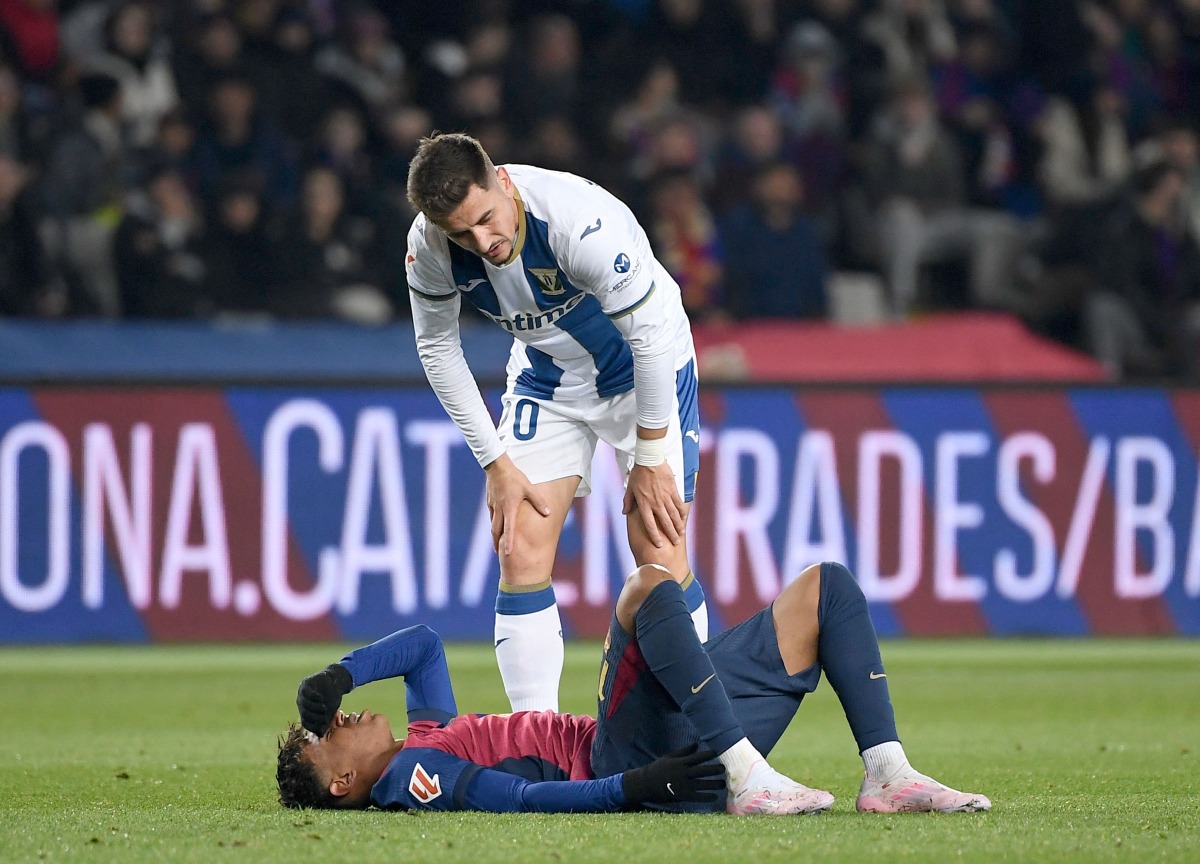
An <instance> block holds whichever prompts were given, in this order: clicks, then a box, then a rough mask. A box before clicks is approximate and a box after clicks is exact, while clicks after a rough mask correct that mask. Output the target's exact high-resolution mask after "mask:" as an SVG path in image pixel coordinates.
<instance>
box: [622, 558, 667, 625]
mask: <svg viewBox="0 0 1200 864" xmlns="http://www.w3.org/2000/svg"><path fill="white" fill-rule="evenodd" d="M671 579H672V576H671V571H670V570H668V569H667V568H666V567H663V566H661V565H659V564H643V565H642V566H641V567H639V568H637V569H636V570H634V571H633V572H632V573H630V574H629V576H628V577H627V578H626V579H625V586H624V587H623V588H622V589H621V595H620V596H619V597H618V598H617V621H619V622H620V624H621V626H622V627H624V628H625V631H626V632H627V633H633V632H634V631H635V629H636V628H635V625H634V619H635V618H636V617H637V611H638V609H640V608H641V606H642V603H644V602H645V600H646V598H647V597H648V596H650V592H651V591H653V590H654V588H655V586H657V585H658V584H660V583H662V582H669V581H671Z"/></svg>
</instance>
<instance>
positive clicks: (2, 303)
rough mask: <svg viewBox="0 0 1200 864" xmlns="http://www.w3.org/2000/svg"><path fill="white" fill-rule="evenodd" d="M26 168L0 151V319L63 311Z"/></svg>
mask: <svg viewBox="0 0 1200 864" xmlns="http://www.w3.org/2000/svg"><path fill="white" fill-rule="evenodd" d="M54 289H55V285H54V283H53V280H52V271H51V268H50V263H49V260H48V259H47V257H46V254H45V251H44V250H43V248H42V242H41V240H40V238H39V237H38V233H37V216H36V214H35V212H34V202H33V196H32V195H31V194H30V189H29V186H28V176H27V173H26V171H25V169H24V168H23V167H22V166H21V164H20V163H19V162H17V161H16V160H15V159H13V158H12V157H11V156H9V155H7V154H5V153H3V152H0V318H3V317H6V316H18V315H32V316H53V315H56V314H58V313H59V312H61V311H62V308H61V304H60V301H61V299H62V298H61V296H60V295H59V293H58V292H56V291H55V290H54Z"/></svg>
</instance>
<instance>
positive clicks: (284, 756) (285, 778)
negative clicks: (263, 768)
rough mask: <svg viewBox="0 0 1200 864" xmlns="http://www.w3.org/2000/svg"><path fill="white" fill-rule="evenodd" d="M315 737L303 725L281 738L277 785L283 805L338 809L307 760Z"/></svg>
mask: <svg viewBox="0 0 1200 864" xmlns="http://www.w3.org/2000/svg"><path fill="white" fill-rule="evenodd" d="M312 741H313V737H312V734H311V733H309V732H308V731H307V730H306V729H304V727H302V726H301V725H300V724H299V723H289V724H288V728H287V729H286V730H285V731H284V733H283V734H282V735H280V736H279V762H278V767H276V769H275V782H276V784H278V786H279V803H280V804H282V805H283V806H284V807H289V808H291V809H293V810H294V809H299V808H322V809H329V808H333V807H337V806H338V801H337V798H336V797H335V796H334V794H333V793H332V792H330V791H329V787H328V786H327V785H326V784H325V783H323V782H322V781H321V778H320V777H319V776H317V769H316V766H314V765H313V763H312V761H311V760H309V759H306V758H304V754H305V751H307V750H308V748H309V745H310V744H312Z"/></svg>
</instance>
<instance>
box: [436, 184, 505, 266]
mask: <svg viewBox="0 0 1200 864" xmlns="http://www.w3.org/2000/svg"><path fill="white" fill-rule="evenodd" d="M437 225H438V227H439V228H441V229H442V230H443V231H445V232H446V236H448V237H449V238H450V239H451V240H453V241H454V242H455V243H457V244H458V245H459V246H461V247H463V248H464V249H466V250H468V251H471V252H474V253H475V254H476V255H478V256H480V257H481V258H483V259H485V260H487V261H489V262H490V263H492V264H503V263H504V262H505V261H507V260H508V258H509V256H510V255H511V254H512V250H513V244H514V243H515V242H516V239H517V202H516V200H515V199H514V198H513V184H512V179H511V178H510V177H509V176H508V172H507V171H505V170H504V169H503V168H497V169H496V176H495V178H494V179H493V180H492V183H491V185H490V186H489V187H488V188H487V189H483V188H481V187H479V186H472V187H471V191H470V192H468V193H467V197H466V198H464V199H463V202H462V203H461V204H459V205H458V206H457V207H455V208H454V210H452V211H451V212H450V215H449V216H447V217H446V218H445V219H442V220H441V221H439V222H438V223H437Z"/></svg>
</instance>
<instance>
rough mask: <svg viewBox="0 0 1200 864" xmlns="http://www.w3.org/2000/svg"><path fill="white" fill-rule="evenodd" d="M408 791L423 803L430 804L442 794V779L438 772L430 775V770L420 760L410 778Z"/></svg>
mask: <svg viewBox="0 0 1200 864" xmlns="http://www.w3.org/2000/svg"><path fill="white" fill-rule="evenodd" d="M408 791H409V792H410V793H411V794H412V796H413V797H414V798H416V799H417V800H418V801H420V802H421V803H422V804H428V803H429V802H430V801H432V800H433V799H434V798H438V797H440V796H441V794H442V780H441V778H440V777H439V776H438V775H437V774H434V775H433V776H432V777H430V776H429V772H428V771H426V770H425V768H424V767H423V766H422V765H421V763H420V762H418V763H417V767H416V768H414V769H413V773H412V777H410V778H409V780H408Z"/></svg>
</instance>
